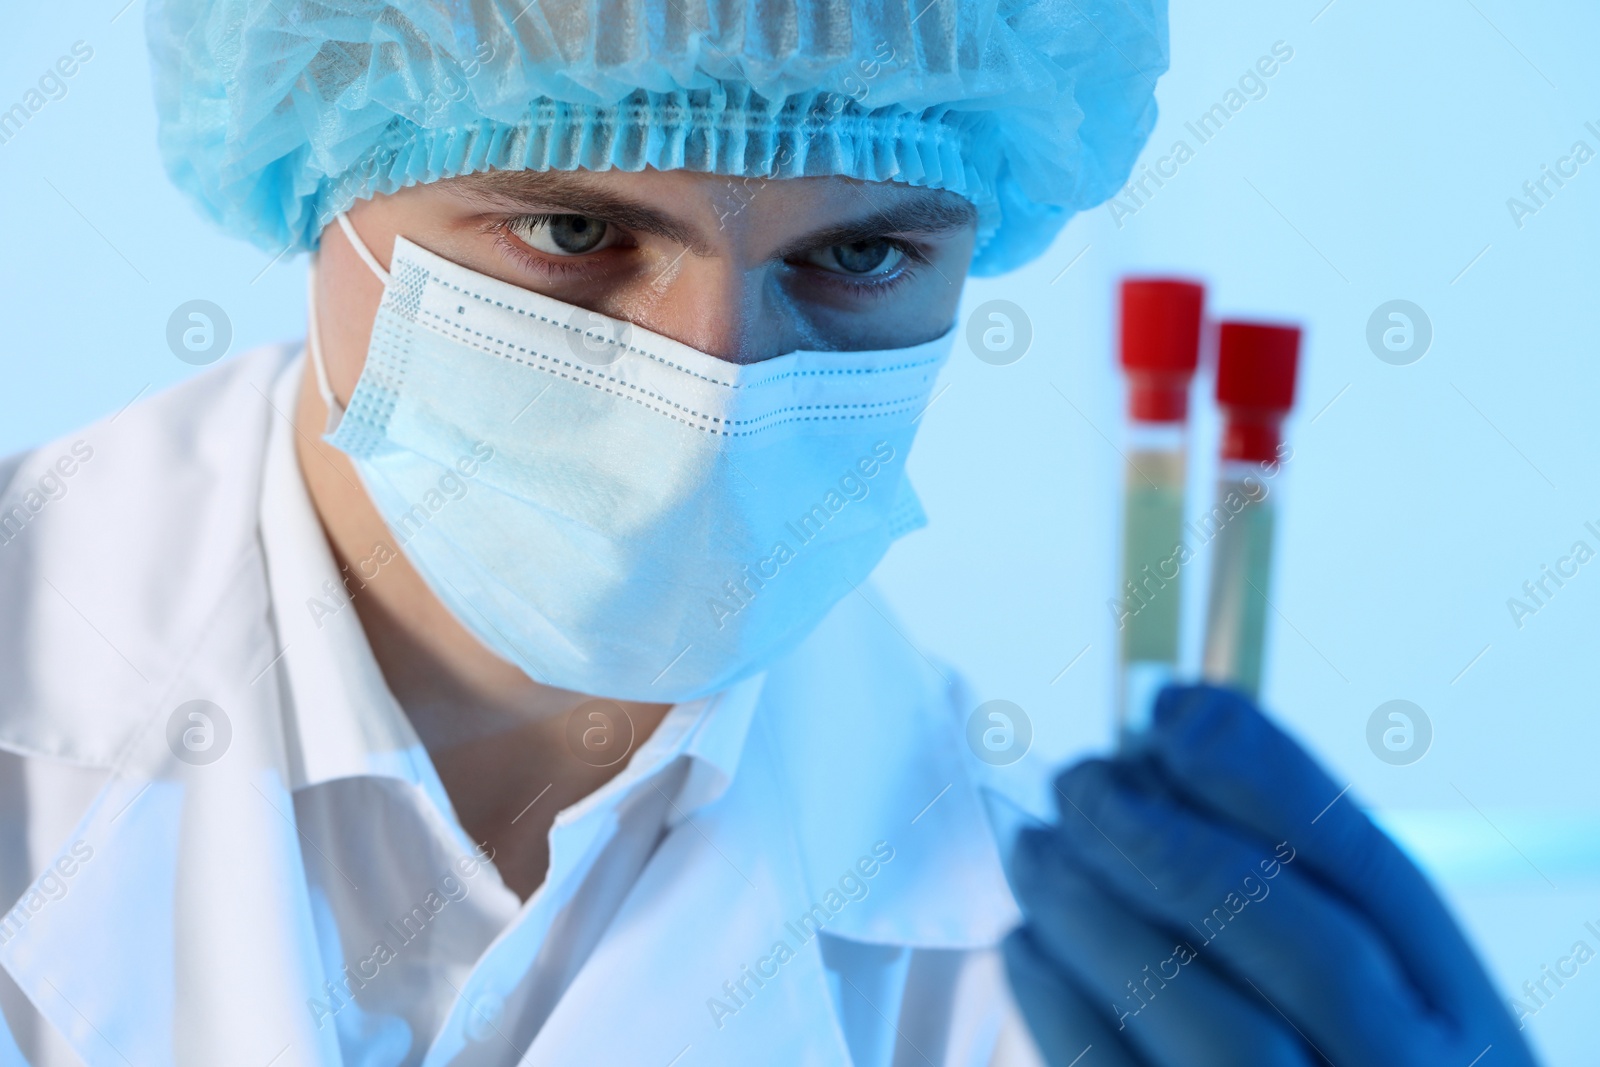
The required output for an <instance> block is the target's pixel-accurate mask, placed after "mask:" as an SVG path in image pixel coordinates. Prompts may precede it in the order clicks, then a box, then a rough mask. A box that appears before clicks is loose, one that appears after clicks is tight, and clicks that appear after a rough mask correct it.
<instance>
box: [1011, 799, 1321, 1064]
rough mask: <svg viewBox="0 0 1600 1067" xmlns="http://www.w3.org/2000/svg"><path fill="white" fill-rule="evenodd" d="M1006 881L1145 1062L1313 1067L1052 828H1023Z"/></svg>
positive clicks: (1038, 931)
mask: <svg viewBox="0 0 1600 1067" xmlns="http://www.w3.org/2000/svg"><path fill="white" fill-rule="evenodd" d="M1011 864H1012V886H1013V888H1014V889H1015V891H1016V893H1017V897H1018V902H1019V903H1021V905H1022V908H1023V912H1024V914H1026V915H1027V916H1028V927H1027V929H1028V931H1029V933H1030V935H1031V936H1032V937H1033V940H1034V942H1035V943H1036V945H1037V946H1038V947H1039V948H1040V949H1041V950H1042V951H1044V952H1045V953H1046V954H1047V955H1048V956H1049V957H1050V958H1051V959H1052V960H1054V961H1056V963H1057V964H1058V965H1059V966H1060V967H1061V968H1062V970H1064V971H1066V972H1068V973H1069V974H1070V975H1071V976H1072V978H1073V981H1074V984H1076V985H1077V986H1078V987H1079V988H1080V989H1082V990H1084V992H1085V993H1086V994H1087V995H1088V997H1089V999H1090V1000H1091V1001H1093V1002H1095V1003H1098V1004H1109V1005H1111V1014H1112V1016H1113V1017H1114V1018H1115V1020H1116V1025H1117V1032H1118V1034H1119V1035H1120V1036H1122V1037H1123V1039H1124V1040H1125V1041H1127V1042H1128V1044H1130V1045H1132V1046H1133V1047H1134V1048H1135V1049H1137V1050H1138V1051H1139V1052H1140V1054H1141V1055H1143V1057H1144V1058H1145V1059H1146V1060H1147V1061H1149V1062H1150V1063H1155V1064H1162V1065H1163V1067H1166V1065H1172V1067H1179V1065H1181V1067H1213V1065H1214V1067H1312V1064H1314V1063H1316V1064H1320V1061H1319V1060H1316V1059H1315V1058H1314V1057H1313V1055H1312V1054H1311V1053H1310V1052H1309V1050H1308V1049H1307V1048H1306V1047H1305V1044H1304V1042H1302V1041H1301V1039H1300V1038H1299V1036H1298V1035H1297V1034H1295V1032H1294V1031H1293V1030H1292V1029H1290V1028H1289V1026H1287V1025H1286V1024H1285V1023H1284V1022H1283V1021H1282V1020H1281V1019H1279V1018H1278V1017H1277V1016H1276V1015H1272V1014H1271V1012H1270V1009H1268V1008H1267V1006H1266V1005H1264V1004H1262V1003H1261V1002H1260V1000H1259V999H1258V998H1255V997H1253V996H1251V995H1249V994H1244V995H1241V994H1240V992H1239V990H1238V989H1236V988H1234V987H1233V986H1232V985H1231V984H1229V982H1228V981H1226V980H1225V979H1224V978H1222V977H1221V976H1220V975H1218V974H1217V972H1216V971H1214V970H1212V969H1211V967H1210V965H1209V964H1208V963H1206V962H1205V961H1204V960H1202V959H1200V957H1199V953H1198V951H1197V950H1196V949H1195V948H1194V946H1193V944H1192V941H1193V938H1192V936H1191V937H1174V936H1172V935H1171V934H1169V933H1167V931H1166V930H1164V929H1161V928H1159V927H1157V926H1156V925H1154V924H1152V923H1150V922H1149V921H1148V920H1146V919H1145V918H1144V917H1142V916H1140V915H1136V914H1135V913H1133V912H1132V911H1129V910H1128V909H1127V908H1126V907H1124V906H1122V905H1121V904H1120V903H1119V902H1118V901H1117V900H1116V899H1114V898H1113V897H1112V896H1111V895H1110V894H1109V893H1108V892H1107V891H1106V890H1105V889H1104V888H1102V887H1101V886H1100V885H1099V884H1098V883H1096V882H1095V881H1093V880H1092V879H1091V878H1090V877H1089V875H1088V874H1087V872H1085V871H1083V870H1081V869H1079V868H1077V867H1076V866H1074V865H1073V863H1072V862H1071V859H1070V857H1069V855H1068V853H1067V852H1066V850H1065V849H1064V848H1063V847H1062V845H1061V842H1060V840H1059V839H1058V838H1057V836H1056V835H1055V834H1052V833H1049V832H1046V831H1037V830H1035V831H1029V832H1025V833H1023V834H1022V835H1020V836H1019V837H1018V839H1017V844H1016V849H1015V851H1014V853H1013V855H1012V860H1011Z"/></svg>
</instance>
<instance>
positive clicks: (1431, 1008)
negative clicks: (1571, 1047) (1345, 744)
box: [1005, 686, 1534, 1067]
mask: <svg viewBox="0 0 1600 1067" xmlns="http://www.w3.org/2000/svg"><path fill="white" fill-rule="evenodd" d="M1342 788H1343V786H1342V785H1341V784H1340V783H1337V782H1335V781H1333V780H1332V779H1330V778H1329V777H1328V775H1327V774H1326V773H1324V772H1323V770H1322V769H1321V768H1320V767H1318V766H1317V764H1316V763H1315V762H1313V761H1312V759H1311V757H1310V756H1309V755H1307V754H1306V753H1305V752H1304V751H1303V750H1302V749H1301V748H1300V747H1299V746H1298V745H1296V744H1295V743H1294V742H1293V741H1291V740H1290V739H1289V738H1288V737H1287V736H1286V735H1285V734H1283V733H1282V732H1281V731H1280V730H1279V729H1278V728H1277V727H1275V726H1273V725H1272V724H1271V723H1270V722H1268V721H1267V720H1266V718H1265V717H1263V716H1262V714H1261V712H1260V711H1258V710H1257V709H1256V707H1255V706H1254V705H1253V704H1252V703H1251V702H1250V701H1249V700H1248V699H1246V698H1245V697H1243V696H1241V695H1239V694H1238V693H1235V692H1232V691H1230V690H1225V689H1216V688H1212V687H1208V686H1193V687H1169V688H1168V689H1166V690H1164V691H1163V692H1162V693H1161V696H1160V697H1159V698H1158V700H1157V702H1156V707H1155V721H1154V725H1153V727H1152V729H1151V731H1150V733H1149V735H1148V738H1147V739H1146V740H1145V741H1144V743H1142V744H1141V745H1140V747H1139V751H1138V752H1136V753H1133V754H1130V755H1126V756H1120V757H1118V758H1116V759H1113V760H1087V761H1085V762H1083V763H1080V764H1077V765H1076V766H1074V767H1072V768H1070V769H1068V770H1067V771H1066V772H1065V773H1063V774H1062V775H1061V776H1060V777H1059V778H1058V779H1057V780H1056V794H1057V807H1058V809H1059V811H1060V818H1059V820H1058V821H1057V822H1056V823H1055V824H1054V825H1053V826H1050V827H1047V828H1035V829H1028V830H1024V831H1023V832H1022V834H1021V835H1020V836H1019V838H1018V840H1017V847H1016V850H1015V854H1014V856H1013V859H1012V886H1013V888H1014V890H1015V892H1016V894H1017V896H1018V899H1019V901H1020V903H1021V905H1022V909H1023V912H1024V914H1025V915H1026V922H1025V924H1024V925H1023V926H1022V927H1021V928H1019V929H1018V930H1017V931H1015V932H1014V933H1013V934H1012V935H1011V937H1010V938H1009V940H1008V941H1007V942H1006V944H1005V956H1006V965H1007V970H1008V971H1009V974H1010V979H1011V985H1012V988H1013V991H1014V994H1015V996H1016V998H1017V1001H1018V1003H1019V1004H1020V1006H1021V1007H1022V1009H1023V1013H1024V1014H1025V1015H1026V1016H1027V1019H1028V1023H1029V1026H1030V1027H1031V1029H1032V1030H1033V1032H1034V1036H1035V1039H1036V1040H1037V1042H1038V1044H1039V1047H1040V1049H1041V1050H1042V1051H1043V1052H1044V1053H1045V1055H1046V1058H1047V1059H1048V1060H1049V1062H1050V1064H1051V1065H1052V1067H1067V1065H1069V1064H1079V1067H1111V1065H1129V1067H1132V1065H1140V1067H1209V1065H1215V1067H1251V1065H1256V1064H1262V1065H1265V1064H1273V1065H1278V1064H1284V1065H1290V1064H1292V1065H1296V1067H1301V1065H1304V1067H1311V1065H1317V1067H1323V1065H1327V1064H1332V1065H1334V1067H1435V1065H1438V1067H1530V1065H1532V1064H1533V1063H1534V1060H1533V1057H1532V1055H1531V1053H1530V1052H1529V1051H1528V1048H1527V1046H1526V1045H1525V1044H1524V1043H1523V1041H1522V1038H1521V1036H1520V1035H1519V1034H1518V1032H1517V1027H1516V1024H1515V1023H1514V1022H1513V1021H1512V1018H1511V1015H1510V1013H1509V1011H1508V1009H1507V1007H1506V1004H1505V1001H1504V1000H1503V999H1502V998H1501V997H1500V996H1498V995H1497V994H1496V992H1495V990H1494V988H1493V987H1492V986H1491V985H1490V983H1489V979H1488V977H1487V976H1486V975H1485V974H1484V971H1483V968H1482V966H1481V965H1480V964H1479V963H1478V960H1477V958H1476V957H1475V956H1474V954H1473V952H1472V949H1471V948H1470V947H1469V946H1468V944H1467V942H1466V940H1465V939H1464V938H1463V937H1462V935H1461V931H1460V930H1458V929H1457V928H1456V924H1455V922H1454V920H1453V919H1452V918H1451V916H1450V914H1449V912H1448V911H1446V910H1445V907H1444V905H1443V904H1442V903H1441V902H1440V900H1439V898H1438V896H1437V895H1436V894H1435V893H1434V891H1433V888H1432V887H1431V886H1430V885H1429V884H1428V882H1427V880H1426V879H1425V878H1424V877H1423V875H1422V873H1421V872H1420V871H1418V870H1417V868H1416V867H1414V866H1413V865H1412V864H1411V862H1410V861H1409V860H1408V859H1407V858H1406V857H1405V856H1404V855H1403V854H1402V853H1401V852H1400V850H1399V849H1398V848H1397V847H1396V846H1395V845H1394V843H1393V842H1391V841H1390V840H1389V839H1388V838H1387V837H1385V836H1384V835H1383V834H1382V833H1381V832H1380V831H1379V830H1378V829H1377V828H1376V827H1375V826H1374V825H1373V824H1372V823H1371V822H1370V821H1369V820H1368V819H1367V817H1366V816H1365V815H1363V814H1362V813H1361V811H1360V810H1359V809H1357V808H1356V807H1355V806H1354V805H1353V804H1352V803H1351V801H1350V798H1349V796H1348V795H1346V796H1342V797H1341V796H1340V791H1341V789H1342ZM1091 1046H1092V1051H1090V1052H1089V1053H1088V1055H1086V1056H1083V1054H1084V1051H1085V1049H1086V1048H1089V1047H1091ZM1079 1056H1083V1059H1082V1060H1081V1062H1080V1061H1079V1059H1078V1057H1079Z"/></svg>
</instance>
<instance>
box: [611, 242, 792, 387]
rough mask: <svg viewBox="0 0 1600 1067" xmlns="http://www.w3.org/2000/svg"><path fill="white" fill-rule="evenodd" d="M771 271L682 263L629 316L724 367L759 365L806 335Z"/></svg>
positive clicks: (714, 261) (710, 261)
mask: <svg viewBox="0 0 1600 1067" xmlns="http://www.w3.org/2000/svg"><path fill="white" fill-rule="evenodd" d="M772 271H773V268H772V267H771V266H769V265H766V264H761V265H756V266H750V267H742V266H740V265H738V264H736V263H734V262H731V261H730V260H728V259H724V258H722V257H710V258H706V259H702V260H697V261H695V262H692V263H690V262H685V263H684V264H683V265H682V269H680V270H677V271H675V272H673V273H671V274H669V275H667V276H666V277H665V278H664V280H662V281H661V282H660V284H657V285H654V286H652V287H651V291H650V293H649V294H648V296H647V297H646V298H645V299H643V300H641V301H640V302H638V303H636V304H635V306H634V307H633V308H632V309H631V312H632V313H631V314H630V315H629V316H628V318H629V319H630V320H631V321H632V322H633V323H634V324H635V325H638V326H643V327H644V328H645V329H647V330H651V331H653V332H655V333H659V334H662V335H664V336H666V337H670V338H672V339H673V340H675V341H678V342H679V343H681V344H686V345H688V346H689V347H691V348H696V349H699V350H700V351H702V352H705V353H707V354H708V355H712V356H715V357H717V358H718V359H720V360H725V361H726V362H728V363H736V364H746V363H760V362H762V361H763V360H768V359H772V358H773V357H775V356H781V355H783V354H784V353H786V352H792V351H794V350H795V349H796V348H799V347H801V340H802V338H803V337H805V336H806V334H807V329H806V326H805V323H804V322H803V321H802V316H801V315H800V314H799V313H798V312H797V310H796V309H795V308H794V307H793V306H792V304H790V303H789V301H787V300H786V299H784V297H783V294H782V292H781V291H780V288H779V287H778V286H777V285H776V284H775V282H774V279H773V277H772ZM630 303H632V302H631V301H630Z"/></svg>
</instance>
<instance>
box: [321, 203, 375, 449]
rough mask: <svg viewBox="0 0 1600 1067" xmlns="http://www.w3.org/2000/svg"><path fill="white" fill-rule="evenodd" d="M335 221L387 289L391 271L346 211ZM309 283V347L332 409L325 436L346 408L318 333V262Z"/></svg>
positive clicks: (323, 390) (324, 397)
mask: <svg viewBox="0 0 1600 1067" xmlns="http://www.w3.org/2000/svg"><path fill="white" fill-rule="evenodd" d="M334 218H335V219H336V220H337V221H338V223H339V229H341V230H343V231H344V236H345V239H346V240H348V241H349V242H350V246H351V247H352V248H354V249H355V250H356V255H358V256H360V257H361V262H363V263H365V264H366V265H367V269H368V270H370V271H372V273H373V274H375V275H377V276H378V280H379V281H381V282H383V284H384V287H385V288H387V287H388V285H389V272H388V271H386V270H384V269H383V265H382V264H381V263H379V262H378V259H377V257H376V256H374V255H373V254H372V250H371V249H370V248H368V247H367V243H366V242H365V241H363V240H362V239H361V235H360V234H358V233H356V228H355V227H354V226H352V225H351V224H350V218H349V216H348V215H346V214H345V213H344V212H342V211H341V212H339V214H338V215H336V216H334ZM306 280H307V284H308V285H309V286H310V293H309V294H308V295H307V297H306V348H307V349H308V350H309V352H310V355H311V366H312V368H313V369H314V370H315V372H316V375H317V392H318V393H319V394H321V396H322V402H323V404H324V405H326V406H327V409H328V421H327V425H326V426H325V427H324V428H323V433H324V434H331V433H333V431H334V430H335V429H337V428H338V425H339V422H340V420H341V419H343V418H344V405H343V404H341V403H339V398H338V397H336V396H334V395H333V386H332V385H330V384H329V383H328V369H327V366H326V364H324V363H323V361H322V339H321V337H319V336H318V330H317V261H316V259H315V258H313V259H312V261H311V268H310V270H308V271H307V272H306Z"/></svg>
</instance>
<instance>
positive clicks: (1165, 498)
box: [1116, 427, 1185, 743]
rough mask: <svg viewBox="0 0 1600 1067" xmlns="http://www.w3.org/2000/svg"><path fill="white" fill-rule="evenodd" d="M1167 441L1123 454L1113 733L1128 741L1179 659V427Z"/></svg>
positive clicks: (1181, 466) (1181, 477)
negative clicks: (1117, 666)
mask: <svg viewBox="0 0 1600 1067" xmlns="http://www.w3.org/2000/svg"><path fill="white" fill-rule="evenodd" d="M1166 429H1168V432H1169V433H1170V434H1171V436H1172V437H1173V438H1174V441H1173V442H1172V443H1171V444H1169V445H1168V446H1167V447H1135V448H1134V449H1133V450H1132V451H1131V452H1129V453H1128V470H1127V478H1126V482H1125V484H1124V490H1123V494H1124V495H1123V501H1124V504H1123V525H1122V584H1121V587H1120V590H1119V598H1118V610H1117V613H1116V615H1117V621H1118V635H1119V648H1120V655H1119V657H1118V658H1119V661H1120V668H1121V669H1120V672H1119V674H1120V677H1119V693H1118V717H1117V721H1118V727H1119V730H1118V733H1119V735H1120V737H1121V740H1122V741H1123V742H1124V743H1126V742H1127V741H1128V740H1129V739H1130V737H1131V736H1133V735H1136V734H1138V733H1139V732H1140V731H1141V730H1142V729H1143V728H1144V727H1145V725H1146V724H1147V722H1148V718H1149V714H1150V706H1151V704H1152V702H1153V701H1154V700H1155V696H1156V693H1157V692H1159V691H1160V689H1161V687H1162V686H1163V685H1165V684H1167V683H1168V682H1169V681H1171V680H1172V676H1173V673H1174V672H1175V671H1176V669H1177V666H1178V637H1179V622H1180V619H1181V618H1182V614H1183V613H1182V610H1181V609H1182V603H1183V600H1182V595H1181V583H1180V575H1179V568H1180V562H1179V558H1178V557H1179V553H1178V544H1179V541H1180V538H1181V537H1182V527H1183V481H1184V468H1185V464H1184V452H1183V448H1182V445H1181V440H1182V438H1181V431H1180V430H1178V428H1177V427H1171V428H1166Z"/></svg>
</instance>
